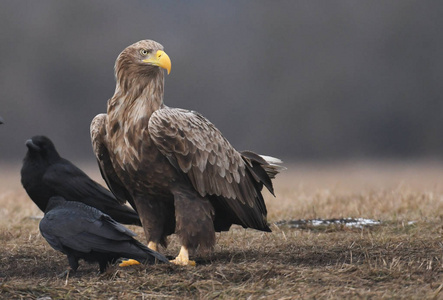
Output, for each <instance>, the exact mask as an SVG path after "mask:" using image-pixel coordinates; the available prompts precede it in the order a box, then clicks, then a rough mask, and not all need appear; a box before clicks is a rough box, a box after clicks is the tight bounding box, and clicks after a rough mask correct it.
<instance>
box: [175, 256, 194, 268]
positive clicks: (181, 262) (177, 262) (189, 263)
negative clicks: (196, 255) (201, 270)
mask: <svg viewBox="0 0 443 300" xmlns="http://www.w3.org/2000/svg"><path fill="white" fill-rule="evenodd" d="M169 262H171V263H173V264H174V265H177V266H191V267H195V266H196V263H195V261H194V260H190V259H188V260H187V261H186V260H182V259H179V258H178V257H177V258H175V259H173V260H170V261H169Z"/></svg>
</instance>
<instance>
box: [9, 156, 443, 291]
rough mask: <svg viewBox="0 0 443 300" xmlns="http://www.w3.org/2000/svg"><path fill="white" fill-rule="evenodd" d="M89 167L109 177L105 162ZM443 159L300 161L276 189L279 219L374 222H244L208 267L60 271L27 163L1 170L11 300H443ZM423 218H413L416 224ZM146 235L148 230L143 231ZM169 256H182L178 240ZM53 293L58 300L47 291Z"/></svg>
mask: <svg viewBox="0 0 443 300" xmlns="http://www.w3.org/2000/svg"><path fill="white" fill-rule="evenodd" d="M86 169H87V171H88V173H89V174H92V177H94V178H95V179H99V174H98V172H97V170H96V169H95V168H94V166H88V167H87V168H86ZM442 181H443V165H442V164H438V163H437V164H435V163H421V164H416V163H415V164H412V163H411V164H392V163H379V164H371V165H369V164H363V163H362V164H345V165H299V164H296V165H292V166H290V169H289V170H288V171H286V172H285V173H283V174H282V175H281V176H280V177H279V178H278V179H277V180H276V183H275V186H276V191H277V193H276V194H277V198H273V197H272V196H270V195H269V194H266V202H267V205H268V210H269V221H270V222H272V223H274V222H277V221H280V220H283V219H285V220H290V219H301V218H303V219H311V218H341V217H363V218H371V219H376V220H381V221H382V225H380V226H376V227H373V228H363V229H358V228H347V227H344V226H335V227H321V228H309V229H293V228H289V227H284V226H281V227H277V226H276V225H272V229H273V232H272V233H262V232H258V231H254V230H244V229H242V228H239V227H235V228H233V229H232V230H231V231H229V232H225V233H222V234H219V235H218V236H217V246H216V247H215V249H214V252H213V253H212V254H208V255H204V256H200V257H196V260H197V263H198V265H197V267H195V268H191V267H189V268H185V267H177V266H164V265H159V266H154V267H148V269H147V270H146V269H145V268H143V267H141V266H135V267H129V268H119V267H111V268H110V269H108V271H107V272H106V273H105V274H103V275H97V270H98V267H97V266H96V265H88V264H85V263H82V264H81V266H80V268H79V272H78V273H77V274H76V275H75V276H72V277H69V278H62V279H59V278H57V277H56V274H58V273H61V272H62V271H64V270H65V269H66V267H67V260H66V257H65V256H63V255H62V254H61V253H58V252H56V251H54V250H52V249H51V248H50V247H49V246H48V244H47V243H46V241H45V240H44V239H43V238H42V237H41V235H40V234H39V231H38V222H39V220H38V219H34V218H32V216H39V215H41V213H40V212H39V211H38V209H37V208H36V207H35V205H34V204H33V203H32V202H31V201H30V200H29V199H28V197H27V195H26V194H25V192H24V191H23V190H22V188H21V186H20V183H19V176H18V168H17V167H6V168H3V167H2V170H1V174H0V298H5V299H14V298H17V299H19V298H24V299H38V298H42V297H51V298H53V299H56V298H72V299H77V298H90V299H149V298H171V299H179V298H184V297H186V298H197V299H199V298H201V299H209V298H222V299H223V298H224V299H230V298H248V299H260V298H266V299H294V298H318V299H328V298H340V299H341V298H353V299H355V298H364V299H367V298H369V299H380V298H407V299H410V298H416V299H423V298H427V299H438V298H439V297H440V298H441V297H442V296H443V292H441V293H440V291H441V290H442V289H443V243H442V242H443V241H442V232H443V227H442V225H443V222H442V215H443V182H442ZM411 221H413V222H412V223H411ZM131 229H133V230H134V231H136V232H137V233H138V234H139V239H140V240H142V241H144V237H143V232H142V230H141V229H140V228H137V227H131ZM170 242H171V244H170V247H169V248H168V249H166V250H164V251H163V252H164V253H165V254H167V255H171V256H174V255H176V254H177V253H178V250H179V245H178V244H177V243H176V239H175V237H174V236H172V237H171V238H170ZM46 299H49V298H46Z"/></svg>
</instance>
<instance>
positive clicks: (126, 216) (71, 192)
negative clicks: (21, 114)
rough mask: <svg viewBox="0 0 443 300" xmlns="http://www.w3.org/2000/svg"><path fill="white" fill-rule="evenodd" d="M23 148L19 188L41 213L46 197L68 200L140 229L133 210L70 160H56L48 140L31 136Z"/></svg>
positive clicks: (54, 150)
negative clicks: (90, 207)
mask: <svg viewBox="0 0 443 300" xmlns="http://www.w3.org/2000/svg"><path fill="white" fill-rule="evenodd" d="M26 146H27V147H28V152H27V153H26V156H25V159H24V160H23V167H22V169H21V181H22V185H23V187H24V188H25V190H26V192H27V193H28V195H29V197H30V198H31V199H32V201H34V203H35V204H36V205H37V206H38V207H39V208H40V209H41V210H42V211H43V212H44V211H46V206H47V204H48V201H49V198H51V197H53V196H62V197H63V198H65V199H66V200H68V201H77V202H83V203H84V204H86V205H89V206H92V207H95V208H97V209H98V210H100V211H102V212H104V213H105V214H108V215H109V216H111V217H112V218H113V219H114V220H116V221H117V222H119V223H123V224H131V225H139V226H141V223H140V219H139V217H138V215H137V213H136V212H135V211H134V210H133V209H131V208H130V207H128V206H126V205H124V204H123V203H122V201H119V200H117V199H116V198H115V197H114V196H113V195H112V193H111V192H110V191H109V190H107V189H105V188H104V187H103V186H101V185H100V184H98V183H97V182H95V181H93V180H92V179H91V178H89V177H88V175H86V174H85V173H84V172H83V171H82V170H80V169H79V168H77V167H76V166H75V165H74V164H72V163H71V162H70V161H68V160H66V159H64V158H62V157H60V155H59V154H58V152H57V150H56V149H55V146H54V144H53V143H52V141H51V140H50V139H49V138H47V137H45V136H34V137H33V138H31V139H30V140H27V141H26ZM128 200H129V201H131V199H128Z"/></svg>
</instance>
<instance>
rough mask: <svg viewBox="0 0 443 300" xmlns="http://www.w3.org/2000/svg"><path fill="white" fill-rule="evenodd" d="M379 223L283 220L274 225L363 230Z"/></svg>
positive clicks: (354, 220) (335, 220) (346, 220)
mask: <svg viewBox="0 0 443 300" xmlns="http://www.w3.org/2000/svg"><path fill="white" fill-rule="evenodd" d="M380 224H381V222H380V221H377V220H372V219H364V218H342V219H312V220H304V219H300V220H289V221H286V220H283V221H279V222H277V223H275V225H277V226H289V227H290V228H303V227H317V226H333V225H343V226H346V227H352V228H363V227H370V226H376V225H380Z"/></svg>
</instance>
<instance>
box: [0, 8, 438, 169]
mask: <svg viewBox="0 0 443 300" xmlns="http://www.w3.org/2000/svg"><path fill="white" fill-rule="evenodd" d="M442 16H443V2H439V1H405V0H401V1H373V0H371V1H355V0H349V1H293V0H291V1H108V0H107V1H104V0H103V1H90V0H88V1H59V0H54V1H7V0H3V1H1V2H0V38H1V42H0V78H1V80H0V97H1V100H0V116H2V117H3V118H4V120H5V124H3V125H1V126H0V137H1V142H0V160H1V161H3V162H5V161H7V162H17V163H20V162H21V160H22V158H23V156H24V154H25V152H26V147H25V145H24V142H25V140H26V139H28V138H30V137H32V136H33V135H37V134H43V135H47V136H48V137H50V138H51V139H52V140H53V141H54V143H55V145H56V147H57V148H58V150H59V152H60V153H61V155H62V156H64V157H66V158H68V159H70V160H72V161H74V162H75V161H93V160H95V158H94V156H93V153H92V149H91V144H90V136H89V124H90V122H91V120H92V118H93V117H94V116H95V115H96V114H98V113H101V112H105V111H106V102H107V100H108V99H109V98H110V97H111V96H112V95H113V92H114V88H115V82H114V75H113V66H114V62H115V59H116V57H117V55H118V54H119V53H120V52H121V51H122V50H123V49H124V48H125V47H126V46H128V45H130V44H132V43H134V42H136V41H138V40H141V39H147V38H149V39H154V40H156V41H158V42H160V43H161V44H163V46H164V47H165V51H166V52H167V53H168V54H169V56H170V58H171V60H172V72H171V74H170V75H169V76H167V77H166V86H165V90H166V94H165V103H166V104H167V105H168V106H171V107H180V108H187V109H192V110H196V111H198V112H200V113H202V114H203V115H204V116H205V117H206V118H208V119H209V120H210V121H211V122H213V123H214V124H215V125H216V126H217V127H218V128H219V129H220V130H221V131H222V132H223V133H224V135H225V136H226V137H227V138H228V139H229V141H230V142H231V143H232V144H233V145H234V146H235V147H236V148H237V149H239V150H244V149H249V150H254V151H256V152H258V153H262V154H268V155H272V156H277V157H281V158H283V159H285V160H291V161H302V160H305V161H331V160H354V159H357V160H358V159H362V160H373V159H374V160H375V159H399V160H404V159H410V160H415V159H433V160H435V159H437V160H439V159H441V158H443V134H442V131H443V117H442V112H443V99H442V95H443V38H442V28H443V17H442Z"/></svg>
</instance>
